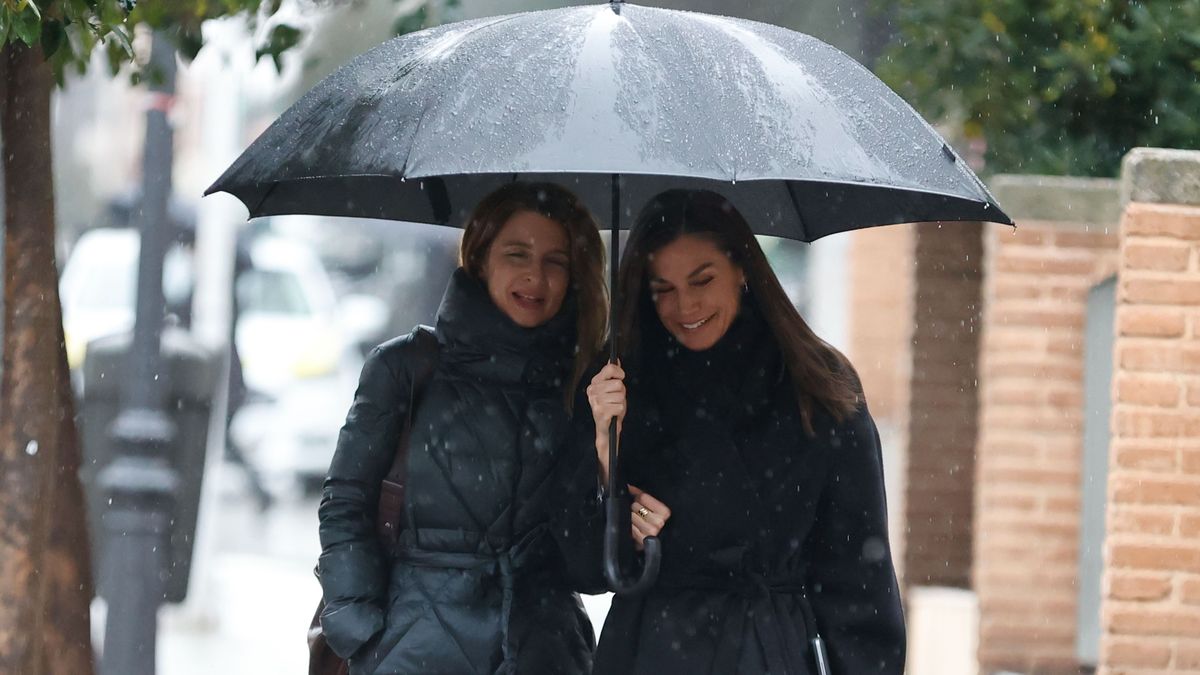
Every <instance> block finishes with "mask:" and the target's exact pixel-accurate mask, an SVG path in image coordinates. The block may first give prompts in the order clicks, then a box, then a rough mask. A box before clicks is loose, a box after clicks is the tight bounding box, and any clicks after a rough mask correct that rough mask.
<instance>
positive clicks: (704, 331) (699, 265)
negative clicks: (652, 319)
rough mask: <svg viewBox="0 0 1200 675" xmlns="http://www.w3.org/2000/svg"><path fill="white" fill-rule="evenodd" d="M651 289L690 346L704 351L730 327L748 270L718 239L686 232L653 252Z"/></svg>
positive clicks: (667, 323)
mask: <svg viewBox="0 0 1200 675" xmlns="http://www.w3.org/2000/svg"><path fill="white" fill-rule="evenodd" d="M649 263H650V264H649V272H650V284H649V285H650V294H651V297H652V298H653V300H654V308H655V310H657V311H658V318H659V320H660V321H662V325H663V327H664V328H666V329H667V332H668V333H670V334H671V335H673V336H675V339H676V340H678V341H679V343H680V344H682V345H683V346H684V347H687V348H688V349H690V350H692V351H702V350H705V349H708V348H709V347H712V346H713V345H715V344H716V343H717V341H718V340H720V339H721V337H722V336H723V335H725V331H727V330H729V326H730V324H732V323H733V319H734V318H735V317H736V316H737V313H738V310H739V309H740V308H741V303H742V284H744V283H745V280H746V275H745V274H744V273H743V272H742V269H741V268H740V267H738V266H737V265H735V264H733V262H732V261H731V260H730V259H729V256H727V255H726V254H725V252H724V251H722V250H721V249H720V248H718V247H717V245H716V244H714V243H713V242H711V241H709V240H708V239H705V238H704V237H698V236H695V235H690V234H685V235H682V236H680V237H679V238H677V239H675V240H674V241H672V242H671V243H669V244H667V245H666V246H664V247H662V248H661V249H659V250H658V251H656V252H655V253H653V254H652V255H651V256H650V260H649Z"/></svg>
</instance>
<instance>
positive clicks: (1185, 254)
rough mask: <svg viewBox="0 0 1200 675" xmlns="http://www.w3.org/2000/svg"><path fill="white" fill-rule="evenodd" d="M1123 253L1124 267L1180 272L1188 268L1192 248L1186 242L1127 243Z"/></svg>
mask: <svg viewBox="0 0 1200 675" xmlns="http://www.w3.org/2000/svg"><path fill="white" fill-rule="evenodd" d="M1123 255H1124V258H1123V260H1124V265H1125V268H1126V269H1135V270H1157V271H1162V272H1182V271H1184V270H1186V269H1187V268H1188V260H1189V259H1190V258H1191V257H1192V249H1191V247H1190V246H1188V245H1187V244H1149V243H1129V244H1126V246H1125V249H1124V254H1123Z"/></svg>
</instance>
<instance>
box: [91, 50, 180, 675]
mask: <svg viewBox="0 0 1200 675" xmlns="http://www.w3.org/2000/svg"><path fill="white" fill-rule="evenodd" d="M149 68H150V76H151V78H150V86H149V101H150V105H149V112H147V114H146V145H145V150H144V152H145V155H144V158H143V165H142V167H143V168H142V171H143V174H142V186H143V187H142V195H141V209H140V211H139V213H138V218H137V222H138V229H139V231H140V232H141V251H140V254H139V259H138V275H137V305H136V317H135V320H134V328H133V339H132V342H131V344H130V348H129V352H128V354H127V356H126V364H127V365H126V372H125V377H124V379H123V381H122V389H121V409H120V412H119V413H118V414H117V417H116V419H115V420H114V421H113V424H112V427H111V428H110V430H109V433H110V435H111V437H112V439H113V442H114V446H115V448H116V449H117V451H118V452H117V454H116V458H115V459H113V461H112V462H111V463H110V464H109V465H108V466H107V467H105V468H104V470H103V471H102V472H101V474H100V476H99V480H100V485H101V487H102V489H104V491H105V492H106V493H107V495H108V497H109V500H108V503H109V507H108V510H107V511H106V512H105V514H104V532H105V535H106V537H105V546H104V548H103V559H102V560H103V567H102V569H103V576H102V580H101V583H102V588H103V595H104V596H105V600H106V601H107V603H108V618H107V622H106V624H105V633H104V653H103V658H102V660H101V664H100V665H101V669H100V672H101V674H102V675H129V674H130V673H139V674H144V675H153V673H154V668H155V643H156V641H157V631H158V623H157V622H158V607H159V604H160V603H161V602H162V600H163V597H164V596H165V589H166V573H167V569H168V568H167V565H168V558H167V556H168V553H167V552H168V551H169V550H170V548H169V543H170V524H171V513H172V509H173V507H174V495H175V488H176V486H177V485H178V482H179V479H178V477H177V476H176V473H175V471H174V469H173V468H172V466H171V464H170V463H169V462H168V461H167V457H166V452H167V450H168V448H170V447H171V444H172V441H173V440H174V438H175V433H176V430H175V424H174V422H173V421H172V420H171V418H170V417H169V416H168V415H167V414H166V411H165V409H164V407H165V404H164V399H165V393H166V392H167V391H168V384H167V379H166V374H167V373H166V371H165V368H164V367H163V365H164V364H163V359H162V352H161V342H162V324H163V314H164V307H165V301H164V300H163V292H162V277H163V275H162V272H163V257H164V253H165V251H166V248H167V245H168V244H169V242H170V240H171V236H172V234H171V232H170V228H168V227H167V202H168V199H169V197H170V193H171V162H172V159H173V154H174V153H173V152H172V133H171V127H170V123H169V121H168V120H167V111H168V108H169V103H170V101H171V98H172V96H173V95H174V92H175V49H174V47H173V46H172V45H171V43H170V42H169V41H168V39H167V38H166V36H165V35H163V34H162V33H155V34H154V38H153V43H152V47H151V52H150V66H149Z"/></svg>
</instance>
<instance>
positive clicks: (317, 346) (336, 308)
mask: <svg viewBox="0 0 1200 675" xmlns="http://www.w3.org/2000/svg"><path fill="white" fill-rule="evenodd" d="M250 261H251V267H250V269H249V270H247V271H245V272H243V273H242V274H241V275H239V277H238V279H237V286H236V293H237V296H238V304H239V307H240V312H241V314H240V318H239V319H238V322H237V327H236V331H235V339H236V341H237V347H238V353H239V356H240V358H241V362H242V373H243V378H244V380H245V384H246V388H247V400H246V403H245V405H243V406H242V408H241V409H240V410H239V411H238V412H237V414H236V415H235V416H234V418H233V420H232V427H231V432H230V433H231V436H232V438H233V441H234V442H235V443H237V444H238V445H239V446H240V447H241V448H243V449H245V450H246V452H247V454H248V455H249V458H250V460H251V461H252V462H253V463H254V464H255V467H256V468H257V469H258V470H259V471H260V472H262V474H263V475H264V477H265V478H266V479H267V481H268V483H269V485H272V486H279V485H282V484H283V483H285V482H286V481H290V480H292V479H296V478H299V479H308V478H319V477H320V476H323V475H324V474H325V472H326V471H327V470H328V469H329V460H330V458H331V457H332V456H333V449H334V445H335V444H336V443H337V433H338V429H339V428H340V427H341V424H342V421H343V419H344V417H345V414H346V410H347V409H348V408H349V406H350V402H351V400H352V399H353V396H354V386H355V383H356V381H357V374H358V368H359V367H360V366H361V360H360V359H359V358H358V357H357V355H356V352H355V350H353V349H351V348H349V345H350V341H349V338H350V336H348V335H347V334H346V331H345V330H344V329H343V326H344V325H345V322H344V321H343V320H342V315H343V312H342V311H341V307H340V305H339V301H338V300H337V298H336V297H335V295H334V291H333V287H332V285H331V284H330V282H329V278H328V276H327V275H326V273H325V270H324V268H323V267H322V266H321V263H320V260H318V258H317V256H316V254H315V253H314V252H313V251H312V249H311V248H309V247H307V246H305V245H304V244H301V243H298V242H295V241H291V240H287V239H282V238H278V237H273V236H266V237H260V238H258V239H256V240H255V241H254V242H253V244H251V247H250Z"/></svg>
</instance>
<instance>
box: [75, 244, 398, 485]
mask: <svg viewBox="0 0 1200 675" xmlns="http://www.w3.org/2000/svg"><path fill="white" fill-rule="evenodd" d="M139 242H140V238H139V234H138V232H137V231H136V230H132V229H127V228H96V229H92V230H89V231H87V232H85V233H84V234H83V235H82V236H81V237H80V238H79V240H78V241H77V242H76V244H75V246H74V247H73V248H72V250H71V254H70V256H69V258H68V260H67V263H66V264H65V265H64V267H63V273H62V276H61V277H60V280H59V289H60V294H61V296H62V305H63V327H64V331H65V333H66V342H67V355H68V361H69V362H70V364H71V368H72V371H73V372H74V373H78V372H79V370H80V367H81V366H82V364H83V362H84V359H85V358H86V349H87V345H88V343H89V342H91V341H92V340H95V339H96V338H100V337H104V336H107V335H112V334H117V333H123V332H128V331H130V330H132V328H133V323H134V306H135V303H136V287H137V264H138V253H139ZM248 249H249V264H248V265H247V267H246V269H244V270H243V271H241V273H240V274H238V278H237V280H236V284H235V288H234V292H235V293H236V295H237V305H238V309H239V317H238V320H237V323H236V325H235V331H234V342H235V344H236V346H237V351H238V354H239V356H240V358H239V361H240V363H241V378H242V381H243V382H244V383H245V387H246V390H247V391H246V396H245V402H244V404H243V405H242V406H241V407H240V408H239V409H238V410H237V411H236V413H235V414H234V417H233V419H232V420H231V424H230V434H229V437H230V440H231V442H233V443H235V444H236V445H237V446H238V448H239V449H241V450H242V451H243V452H244V454H245V456H246V459H247V460H249V461H250V462H251V463H252V464H253V465H254V468H255V469H257V470H258V471H259V472H260V473H261V475H262V476H263V477H264V478H265V479H266V480H267V483H268V486H269V487H272V488H274V490H276V491H277V490H282V489H284V488H285V486H287V485H289V484H291V483H294V482H295V481H297V480H300V481H307V480H308V479H309V478H315V477H319V476H323V475H324V474H325V472H326V471H327V470H328V468H329V460H330V458H331V457H332V455H333V449H334V445H335V444H336V441H337V432H338V429H339V428H340V427H341V423H342V420H343V418H344V416H345V412H346V410H347V408H348V407H349V404H350V401H351V399H352V398H353V394H354V386H355V382H356V379H357V373H358V369H359V368H360V367H361V357H360V356H359V355H358V352H357V350H356V349H353V348H350V346H351V345H352V344H353V342H354V340H356V339H358V338H357V336H356V335H353V334H351V333H353V332H354V331H355V330H360V328H359V326H360V325H361V324H362V323H363V322H364V321H365V320H364V319H362V318H358V319H353V320H349V321H347V320H344V318H343V314H344V313H345V311H347V310H348V311H350V312H351V313H352V314H354V315H361V314H363V313H364V312H370V311H371V310H370V309H369V308H368V306H369V305H370V302H369V301H366V300H359V301H353V300H352V301H351V302H348V303H346V307H345V308H342V307H341V303H340V302H339V300H338V298H337V297H336V295H335V294H334V290H333V286H332V284H331V283H330V281H329V277H328V275H327V274H326V273H325V270H324V268H323V267H322V265H321V262H320V260H319V259H318V258H317V256H316V254H315V253H314V252H313V251H312V249H311V248H310V247H308V246H306V245H304V244H302V243H299V242H296V241H291V240H288V239H285V238H282V237H278V236H274V235H269V234H268V235H262V236H259V237H256V238H255V239H254V240H253V241H252V242H250V243H249V245H248ZM191 256H192V253H191V250H190V248H189V247H187V246H185V245H181V244H175V245H172V246H171V248H170V249H169V250H168V253H167V256H166V258H165V260H164V270H163V291H164V296H165V298H166V300H167V305H168V307H172V306H175V307H183V306H186V305H187V304H189V303H190V300H191V295H192V285H193V280H192V259H191ZM376 302H378V301H376ZM76 377H78V376H76Z"/></svg>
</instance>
